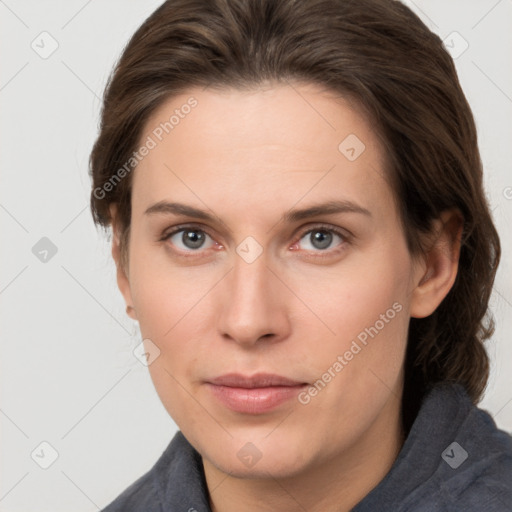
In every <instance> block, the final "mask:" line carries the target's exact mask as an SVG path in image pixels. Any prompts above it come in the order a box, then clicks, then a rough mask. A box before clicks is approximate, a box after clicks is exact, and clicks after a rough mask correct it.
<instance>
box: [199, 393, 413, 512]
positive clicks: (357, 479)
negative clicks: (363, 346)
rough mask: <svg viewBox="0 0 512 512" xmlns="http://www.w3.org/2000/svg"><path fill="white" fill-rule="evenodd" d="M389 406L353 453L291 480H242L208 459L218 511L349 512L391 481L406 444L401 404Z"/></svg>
mask: <svg viewBox="0 0 512 512" xmlns="http://www.w3.org/2000/svg"><path fill="white" fill-rule="evenodd" d="M388 406H389V410H388V411H387V413H386V414H381V415H380V416H379V417H378V418H377V419H376V421H375V422H374V423H373V424H372V425H371V427H370V428H369V429H368V430H367V431H366V432H364V433H363V434H362V435H361V436H360V438H359V439H358V442H357V443H355V444H354V445H352V446H351V447H350V448H349V449H348V450H344V451H343V452H342V453H334V454H333V455H332V457H331V458H329V459H327V460H326V459H322V461H321V462H319V463H318V464H315V465H311V466H308V467H306V468H303V470H301V471H300V472H299V473H297V474H295V475H294V476H291V477H286V478H276V477H275V476H270V475H269V478H268V479H264V478H258V479H251V478H237V477H233V476H230V475H229V474H226V473H224V472H223V471H221V470H219V469H218V468H217V467H216V466H214V465H213V464H211V463H210V462H209V461H208V460H207V459H205V458H203V466H204V471H205V477H206V482H207V485H208V489H209V494H210V506H211V509H212V512H235V511H239V510H244V511H247V512H252V511H258V512H266V511H269V512H270V511H274V510H279V511H280V512H292V511H293V512H296V511H297V510H307V511H308V512H320V511H321V512H330V511H333V512H334V511H336V512H349V511H350V510H351V509H352V508H353V507H354V506H355V505H357V504H358V503H359V502H360V501H361V500H362V499H363V498H364V497H365V496H366V495H367V494H368V493H369V492H370V491H371V490H372V489H373V488H374V487H376V486H377V484H378V483H379V482H380V481H381V480H382V479H383V478H384V477H385V475H386V474H387V473H388V472H389V470H390V469H391V466H392V465H393V462H394V461H395V459H396V457H397V456H398V454H399V452H400V449H401V448H402V446H403V442H404V433H403V429H402V419H401V414H400V409H401V404H400V400H399V399H397V398H396V396H395V395H391V398H390V399H389V403H388ZM390 417H391V418H393V421H390Z"/></svg>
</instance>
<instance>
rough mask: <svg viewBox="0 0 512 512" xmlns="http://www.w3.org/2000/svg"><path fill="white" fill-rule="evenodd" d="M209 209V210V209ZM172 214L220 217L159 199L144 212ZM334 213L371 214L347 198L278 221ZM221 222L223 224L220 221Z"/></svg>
mask: <svg viewBox="0 0 512 512" xmlns="http://www.w3.org/2000/svg"><path fill="white" fill-rule="evenodd" d="M210 211H211V210H210ZM157 213H161V214H169V213H170V214H174V215H183V216H186V217H195V218H197V219H201V220H206V221H210V222H213V221H218V222H222V221H221V219H220V218H219V217H218V216H217V215H214V214H211V213H208V212H207V211H206V210H202V209H200V208H195V207H193V206H189V205H186V204H183V203H171V202H168V201H159V202H158V203H155V204H154V205H152V206H150V207H149V208H148V209H147V210H146V211H145V212H144V214H145V215H151V214H157ZM336 213H359V214H362V215H366V216H368V217H371V216H372V214H371V212H370V211H369V210H367V209H366V208H363V207H362V206H360V205H358V204H356V203H353V202H352V201H347V200H338V201H328V202H325V203H320V204H316V205H312V206H309V207H308V208H303V209H295V210H289V211H287V212H285V213H284V214H283V216H282V217H281V221H280V222H288V223H293V222H297V221H300V220H304V219H308V218H310V217H318V216H319V215H334V214H336ZM222 224H224V223H223V222H222Z"/></svg>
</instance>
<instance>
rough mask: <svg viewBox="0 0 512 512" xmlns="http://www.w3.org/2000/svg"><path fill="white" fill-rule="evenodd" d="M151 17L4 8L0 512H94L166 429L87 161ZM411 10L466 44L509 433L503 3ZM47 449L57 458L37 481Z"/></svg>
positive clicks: (113, 9)
mask: <svg viewBox="0 0 512 512" xmlns="http://www.w3.org/2000/svg"><path fill="white" fill-rule="evenodd" d="M160 3H161V1H160V0H137V1H135V0H133V1H127V0H102V1H101V2H100V1H99V0H96V1H91V0H89V1H84V0H68V1H63V0H62V1H41V0H39V1H36V0H30V1H29V0H5V1H2V0H0V38H1V45H2V46H1V47H2V58H1V65H0V103H1V117H0V126H1V136H0V137H1V138H0V141H1V144H2V150H1V153H0V158H1V161H0V165H1V180H2V181H1V187H0V225H1V229H2V251H1V260H0V301H1V304H0V306H1V335H2V337H1V342H2V357H1V367H0V376H1V377H0V378H1V393H2V394H1V409H0V428H1V432H2V444H1V453H2V458H1V473H0V510H1V511H9V512H28V511H37V512H45V511H52V512H60V511H69V510H73V511H76V512H79V511H84V512H85V511H95V510H98V509H99V508H102V507H103V506H105V505H106V504H107V503H108V502H110V501H111V500H112V499H113V498H114V497H116V496H117V495H118V494H119V493H120V492H121V491H122V490H124V489H125V488H126V487H127V486H128V485H129V484H130V483H132V482H133V481H134V480H135V479H136V478H138V477H139V476H140V475H142V474H143V473H144V472H145V471H146V470H148V469H149V468H150V467H151V465H152V464H153V463H154V462H155V461H156V460H157V458H158V457H159V456H160V454H161V452H162V451H163V450H164V448H165V447H166V446H167V444H168V442H169V440H170V439H171V437H172V436H173V434H174V432H175V430H176V426H175V424H174V423H173V421H172V420H171V419H170V418H169V417H168V415H167V413H166V411H165V410H164V408H163V406H162V405H161V404H160V401H159V399H158V397H157V395H156V392H155V391H154V389H153V385H152V383H151V381H150V378H149V375H148V371H147V368H145V367H144V366H143V365H142V364H140V363H139V361H138V360H137V359H136V358H135V357H134V356H133V354H132V350H133V349H134V347H135V346H136V345H137V344H138V343H139V341H140V338H139V333H138V331H137V326H136V324H135V323H134V322H132V321H131V320H130V319H129V318H128V317H127V316H126V315H125V312H124V304H123V302H122V299H121V296H120V294H119V292H118V291H117V288H116V283H115V277H114V267H113V264H112V262H111V259H110V252H109V249H110V248H109V243H108V239H107V238H106V237H105V236H103V235H102V234H101V233H98V232H97V231H96V230H95V228H94V226H93V223H92V220H91V216H90V213H89V210H88V198H89V178H88V174H87V169H88V154H89V152H90V149H91V146H92V144H93V141H94V139H95V136H96V133H97V125H98V119H99V111H100V106H101V100H100V98H101V95H102V92H103V88H104V85H105V83H106V79H107V76H108V74H109V72H110V70H111V67H112V65H113V64H114V62H115V60H116V59H117V57H118V55H119V54H120V52H121V50H122V48H123V46H124V44H125V43H126V42H127V41H128V39H129V37H130V36H131V35H132V34H133V32H134V31H135V29H136V28H137V27H138V26H139V25H140V24H141V23H142V21H143V20H144V19H145V18H146V17H147V16H148V15H149V14H150V13H151V12H152V11H153V10H154V9H155V8H156V7H157V6H158V5H160ZM406 3H407V4H408V5H410V6H411V7H412V8H413V10H415V11H416V12H417V13H418V14H419V15H420V16H421V18H422V19H423V20H424V21H425V23H426V24H427V25H428V26H429V27H430V28H431V29H432V30H434V31H435V32H436V33H438V34H439V35H440V36H441V37H442V38H443V39H444V38H445V37H447V36H450V37H449V38H448V41H449V42H450V41H453V44H452V43H451V45H452V46H453V47H454V51H456V52H460V51H461V50H462V49H463V48H464V44H465V43H464V40H465V41H467V43H468V44H469V47H468V49H467V50H466V51H465V52H464V53H462V54H461V55H460V56H458V57H457V58H456V65H457V68H458V71H459V76H460V79H461V82H462V86H463V88H464V90H465V92H466V95H467V97H468V100H469V102H470V104H471V106H472V108H473V112H474V115H475V117H476V121H477V125H478V130H479V136H480V148H481V152H482V158H483V161H484V166H485V172H486V189H487V192H488V196H489V200H490V203H491V206H492V210H493V212H494V217H495V220H496V223H497V226H498V229H499V231H500V234H501V237H502V242H503V262H502V264H501V268H500V272H499V274H498V279H497V283H496V291H495V294H494V296H493V299H492V309H493V311H494V313H495V315H496V318H497V322H498V329H497V331H496V334H495V335H494V337H493V339H492V340H491V342H490V343H489V344H488V350H489V353H490V355H491V357H492V375H491V379H490V382H489V386H488V390H487V393H486V395H485V399H484V400H483V402H482V403H481V405H480V406H481V407H482V408H484V409H487V410H489V411H490V412H491V413H492V414H493V416H494V417H495V419H496V422H497V424H498V425H499V426H500V427H501V428H503V429H506V430H508V431H511V430H512V385H511V384H512V376H511V375H512V345H511V341H510V334H509V333H510V331H511V328H512V287H511V283H512V279H511V277H512V276H511V265H510V262H511V256H512V243H511V230H510V225H511V221H512V173H511V171H510V162H511V161H512V73H511V70H510V62H511V53H512V51H511V49H512V31H511V30H510V26H511V21H512V2H511V0H500V1H497V0H472V1H468V0H457V1H455V0H451V1H446V0H435V1H432V0H414V1H407V2H406ZM43 31H47V32H48V33H49V34H51V37H52V38H54V39H55V40H56V41H57V42H58V45H59V47H58V49H57V50H56V51H55V52H54V53H53V54H52V55H51V56H49V57H48V58H47V59H43V58H41V57H40V55H39V54H38V53H36V51H34V50H33V49H32V47H31V44H32V42H33V41H35V43H34V45H35V44H39V47H40V50H39V51H43V48H42V47H43V46H44V48H45V51H47V50H48V49H50V48H51V46H50V44H51V41H50V39H48V36H40V34H41V32H43ZM453 31H456V32H458V33H459V34H460V35H461V36H462V38H463V39H461V38H459V37H458V36H453V35H450V34H452V32H453ZM41 37H46V38H47V39H45V40H44V42H41ZM454 37H455V39H454ZM434 108H435V106H434ZM42 237H48V238H49V239H50V240H51V241H52V242H53V244H55V246H56V247H57V253H56V254H55V255H54V256H53V257H51V258H50V255H49V256H48V257H47V259H48V261H47V262H45V263H44V262H41V261H40V260H39V259H38V258H37V257H36V256H35V255H34V254H33V252H32V248H33V246H34V245H35V244H36V243H37V242H38V241H39V240H40V239H41V238H42ZM43 441H46V442H47V443H49V444H50V445H51V446H52V447H53V449H55V450H56V452H57V453H58V458H57V459H56V460H55V462H54V463H53V464H52V465H51V466H50V467H49V468H48V469H42V468H41V467H40V464H44V463H45V462H46V463H49V462H51V457H52V451H51V450H52V449H51V448H49V447H48V446H45V445H43V446H40V443H41V442H43ZM34 450H35V452H34ZM32 452H34V454H33V458H32V457H31V453H32Z"/></svg>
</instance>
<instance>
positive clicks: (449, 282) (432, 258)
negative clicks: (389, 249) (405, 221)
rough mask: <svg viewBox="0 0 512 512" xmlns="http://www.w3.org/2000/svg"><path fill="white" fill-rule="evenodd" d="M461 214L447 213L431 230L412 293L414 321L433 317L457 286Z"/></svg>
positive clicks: (443, 214)
mask: <svg viewBox="0 0 512 512" xmlns="http://www.w3.org/2000/svg"><path fill="white" fill-rule="evenodd" d="M463 225H464V221H463V217H462V214H461V213H460V212H459V211H458V210H446V211H444V212H443V213H442V214H441V215H440V217H439V219H437V220H436V221H434V223H433V226H432V235H431V236H432V241H431V242H430V244H429V246H428V249H427V252H426V253H425V255H424V257H423V260H422V264H421V265H420V266H419V268H418V275H417V276H416V282H417V284H416V288H415V289H414V290H413V292H412V300H411V310H410V314H411V316H412V317H415V318H425V317H427V316H429V315H431V314H432V313H433V312H434V311H435V310H436V309H437V307H438V306H439V304H441V302H442V301H443V299H444V298H445V297H446V295H448V292H449V291H450V289H451V288H452V286H453V283H454V282H455V278H456V277H457V271H458V268H459V256H460V245H461V236H462V228H463Z"/></svg>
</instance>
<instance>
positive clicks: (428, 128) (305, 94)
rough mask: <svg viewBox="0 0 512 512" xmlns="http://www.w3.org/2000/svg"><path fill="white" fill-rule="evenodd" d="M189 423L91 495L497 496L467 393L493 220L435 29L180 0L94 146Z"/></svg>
mask: <svg viewBox="0 0 512 512" xmlns="http://www.w3.org/2000/svg"><path fill="white" fill-rule="evenodd" d="M91 175H92V179H93V189H92V195H91V206H92V211H93V215H94V218H95V221H96V222H97V223H98V224H100V225H102V226H104V227H106V228H107V227H109V226H111V227H112V230H113V234H114V236H113V245H112V254H113V257H114V259H115V262H116V265H117V280H118V285H119V289H120V291H121V293H122V294H123V296H124V299H125V301H126V304H127V313H128V315H129V316H130V317H131V318H133V319H136V320H137V321H138V322H139V324H140V329H141V333H142V336H143V338H144V350H145V356H146V358H147V363H148V366H149V370H150V374H151V377H152V380H153V382H154V384H155V388H156V390H157V392H158V394H159V396H160V398H161V400H162V403H163V404H164V406H165V407H166V409H167V411H168V412H169V414H170V415H171V417H172V418H173V420H174V421H175V422H176V424H177V425H178V427H179V428H180V432H178V433H177V434H176V436H175V437H174V439H173V440H172V441H171V443H170V444H169V446H168V448H167V449H166V451H165V453H164V454H163V455H162V457H161V458H160V459H159V460H158V461H157V463H156V464H155V466H154V467H153V468H152V469H151V470H150V471H149V472H148V473H147V474H146V475H144V476H142V477H141V478H140V479H139V480H138V481H137V482H135V483H134V484H133V485H132V486H130V487H129V488H128V489H127V490H126V491H125V492H124V493H123V494H122V495H121V496H119V497H118V498H117V499H116V500H115V501H114V502H113V503H112V504H110V505H109V506H108V507H107V508H106V509H105V510H106V511H107V512H113V511H118V510H119V511H120V510H123V511H144V512H151V511H157V510H158V511H160V510H172V511H174V510H189V511H194V510H195V511H198V512H201V511H208V510H212V511H216V512H230V511H232V510H244V511H251V510H258V511H261V510H268V511H270V510H281V511H283V510H284V511H288V510H290V511H292V510H293V511H295V510H308V511H323V512H325V511H331V510H332V511H334V510H336V511H338V512H340V511H349V510H353V511H357V512H362V511H375V510H379V511H381V510H383V511H387V510H389V511H397V510H408V511H413V510H414V511H427V510H428V511H431V510H464V511H468V510H469V511H472V510H475V511H476V510H478V511H480V510H490V511H505V510H510V503H511V493H512V490H511V483H510V482H511V461H512V446H511V439H510V436H508V435H507V434H506V433H504V432H502V431H500V430H498V429H497V427H496V425H495V424H494V422H493V420H492V419H491V417H490V416H489V415H488V414H487V413H486V412H484V411H482V410H480V409H478V408H477V407H476V404H477V403H478V401H479V400H480V398H481V396H482V394H483V391H484V388H485V385H486V381H487V377H488V371H489V363H488V357H487V355H486V352H485V348H484V344H483V343H484V341H485V340H486V339H487V338H489V337H490V335H491V334H492V328H493V326H492V321H491V320H490V319H489V316H488V315H486V313H487V311H488V300H489V296H490V293H491V290H492V285H493V280H494V275H495V272H496V268H497V265H498V262H499V256H500V245H499V238H498V235H497V233H496V230H495V228H494V225H493V222H492V219H491V216H490V213H489V208H488V205H487V203H486V200H485V195H484V192H483V189H482V168H481V161H480V157H479V152H478V147H477V138H476V129H475V125H474V121H473V117H472V114H471V111H470V108H469V106H468V104H467V102H466V100H465V97H464V94H463V92H462V90H461V88H460V85H459V82H458V79H457V75H456V71H455V68H454V65H453V62H452V60H451V58H450V57H449V55H448V53H447V52H446V51H445V50H444V48H443V46H442V42H441V41H440V39H439V38H438V37H437V36H436V35H434V34H432V33H431V32H430V31H429V30H428V29H427V28H426V27H425V26H424V25H423V23H422V22H421V21H420V20H419V19H418V18H417V17H416V16H415V15H414V14H413V13H412V12H411V11H410V10H409V9H408V8H407V7H405V6H404V5H402V4H400V3H399V2H396V1H393V0H360V1H358V2H348V1H342V0H308V1H307V2H306V1H297V0H280V1H279V2H275V1H271V0H252V1H249V0H215V1H212V0H209V1H206V0H174V1H168V2H165V3H164V4H163V5H162V6H161V7H160V8H159V9H157V11H156V12H155V13H153V15H152V16H150V17H149V18H148V20H146V21H145V22H144V24H143V25H142V26H141V27H140V29H139V30H138V31H137V32H136V34H135V35H134V36H133V38H132V39H131V41H130V43H129V44H128V46H127V47H126V48H125V50H124V52H123V55H122V57H121V59H120V61H119V63H118V64H117V66H116V69H115V70H114V73H113V75H112V77H111V79H110V82H109V84H108V86H107V90H106V93H105V99H104V108H103V112H102V121H101V130H100V134H99V136H98V140H97V141H96V144H95V146H94V148H93V151H92V154H91Z"/></svg>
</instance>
